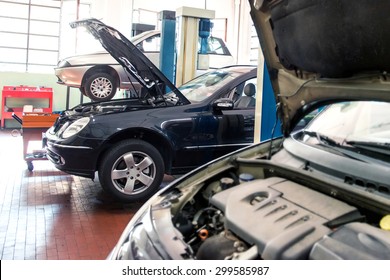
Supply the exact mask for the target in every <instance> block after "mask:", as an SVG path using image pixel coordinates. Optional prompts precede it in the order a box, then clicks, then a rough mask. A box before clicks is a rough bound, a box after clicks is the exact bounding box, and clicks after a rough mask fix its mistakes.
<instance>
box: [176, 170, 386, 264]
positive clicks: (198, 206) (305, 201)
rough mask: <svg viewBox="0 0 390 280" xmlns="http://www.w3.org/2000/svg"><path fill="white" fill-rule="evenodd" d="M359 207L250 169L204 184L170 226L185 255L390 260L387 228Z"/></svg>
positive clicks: (244, 257) (203, 257)
mask: <svg viewBox="0 0 390 280" xmlns="http://www.w3.org/2000/svg"><path fill="white" fill-rule="evenodd" d="M244 178H245V179H244ZM247 179H249V181H245V180H247ZM234 182H236V183H234ZM173 201H175V199H174V200H172V202H173ZM174 208H175V206H174V204H172V209H174ZM360 210H361V209H358V207H355V206H352V205H350V204H348V203H345V202H343V201H340V200H338V199H335V198H333V197H330V196H328V195H325V194H323V193H320V192H318V191H316V190H313V189H311V188H308V187H306V186H304V185H302V184H298V183H296V182H293V181H291V180H288V179H285V178H281V177H277V176H274V177H268V178H264V179H255V178H254V177H253V176H251V174H246V173H245V174H240V176H239V180H238V181H237V178H235V179H233V178H232V177H222V178H220V179H219V180H218V182H216V181H214V182H211V183H208V184H206V185H205V186H204V187H203V188H202V190H201V191H200V192H198V193H197V194H196V195H194V196H193V197H192V198H191V199H189V200H188V202H187V203H185V205H183V206H182V207H181V210H180V211H177V212H176V215H173V219H172V223H173V225H174V227H175V228H176V229H177V230H178V231H179V232H180V234H181V235H182V239H183V242H185V243H186V244H187V246H188V248H189V250H187V251H188V252H190V253H188V256H186V257H185V258H193V259H198V260H206V259H268V260H276V259H285V260H287V259H355V258H356V259H372V258H390V255H389V254H390V253H389V252H390V233H389V232H387V231H383V230H381V229H380V228H378V226H377V224H376V223H377V218H378V217H374V218H372V217H371V216H370V215H366V214H367V213H364V214H363V213H362V211H360ZM174 211H175V210H174ZM363 212H364V211H363ZM374 216H375V215H374ZM371 219H372V220H371Z"/></svg>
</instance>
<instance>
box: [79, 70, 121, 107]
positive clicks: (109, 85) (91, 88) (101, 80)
mask: <svg viewBox="0 0 390 280" xmlns="http://www.w3.org/2000/svg"><path fill="white" fill-rule="evenodd" d="M83 88H84V91H85V95H86V96H88V97H89V98H90V99H91V100H93V101H107V100H110V99H112V98H113V97H114V95H115V93H116V88H117V85H116V81H115V78H114V77H113V76H112V75H110V74H108V73H103V72H102V73H96V74H93V75H91V76H90V77H88V78H87V80H86V82H85V85H84V86H83Z"/></svg>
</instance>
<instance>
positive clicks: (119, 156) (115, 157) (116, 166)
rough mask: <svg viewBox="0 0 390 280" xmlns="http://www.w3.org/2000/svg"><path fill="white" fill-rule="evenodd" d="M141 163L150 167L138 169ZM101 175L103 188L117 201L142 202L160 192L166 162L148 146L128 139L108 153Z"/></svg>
mask: <svg viewBox="0 0 390 280" xmlns="http://www.w3.org/2000/svg"><path fill="white" fill-rule="evenodd" d="M125 159H126V160H125ZM145 160H146V161H145ZM141 162H144V163H146V162H147V164H145V166H143V167H141V169H138V168H139V167H140V166H141V165H142V164H140V163H141ZM98 174H99V181H100V184H101V185H102V188H103V189H104V190H105V191H107V192H108V193H110V194H112V195H113V196H114V197H115V198H117V199H118V200H120V201H122V202H131V203H132V202H139V201H144V200H146V199H148V198H149V197H151V196H152V195H153V194H154V193H155V192H157V190H158V189H159V187H160V185H161V182H162V180H163V177H164V161H163V158H162V156H161V154H160V153H159V152H158V150H157V149H156V148H155V147H153V146H152V145H150V144H149V143H147V142H145V141H142V140H126V141H122V142H119V143H118V144H117V145H116V146H114V147H113V148H112V149H111V150H109V151H108V152H107V153H106V154H105V156H104V157H103V159H102V161H101V164H100V167H99V171H98Z"/></svg>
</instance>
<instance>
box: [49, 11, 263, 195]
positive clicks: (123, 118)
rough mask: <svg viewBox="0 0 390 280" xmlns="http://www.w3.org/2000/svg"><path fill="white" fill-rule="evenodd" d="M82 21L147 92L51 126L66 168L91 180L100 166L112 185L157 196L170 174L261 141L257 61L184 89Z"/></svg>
mask: <svg viewBox="0 0 390 280" xmlns="http://www.w3.org/2000/svg"><path fill="white" fill-rule="evenodd" d="M77 24H80V25H85V27H86V28H87V29H88V30H89V31H90V32H91V33H92V34H94V35H95V36H96V38H98V39H99V40H101V43H102V44H103V45H104V46H105V48H106V49H107V50H108V51H109V52H110V53H111V54H112V55H113V57H115V58H116V59H117V60H118V61H119V62H120V63H121V64H123V67H125V68H126V69H127V71H128V72H129V73H132V75H133V76H134V77H135V78H136V79H138V82H139V83H140V84H142V85H143V87H144V90H143V91H141V92H140V93H139V96H140V97H139V98H136V99H116V100H112V101H107V102H95V103H86V104H81V105H79V106H76V107H75V108H73V109H70V110H67V111H65V112H63V113H62V114H61V116H60V117H59V118H58V119H57V121H56V123H55V124H54V126H53V127H52V128H50V129H49V130H48V131H47V132H46V138H47V156H48V158H49V159H50V160H51V161H52V162H53V163H54V164H55V166H56V167H57V168H58V169H60V170H63V171H65V172H67V173H70V174H75V175H79V176H84V177H88V178H94V176H95V172H96V171H98V175H99V180H100V183H101V185H102V187H103V188H104V189H105V190H106V191H108V192H110V193H111V194H113V195H114V196H115V197H116V198H118V199H120V200H122V201H125V202H134V201H139V200H143V199H146V198H149V197H150V196H151V195H152V194H154V193H155V192H156V191H157V189H158V188H159V187H160V183H161V182H162V179H163V176H164V173H165V174H183V173H184V172H188V171H189V170H192V169H194V168H195V167H197V166H199V165H201V164H204V163H206V162H207V161H210V160H212V159H214V158H217V157H219V156H221V155H224V154H226V153H229V152H231V151H234V150H237V149H239V148H242V147H244V146H247V145H249V144H251V143H253V127H254V108H255V107H254V105H255V94H256V81H257V78H256V75H257V69H256V67H252V66H234V67H233V66H232V67H226V68H222V69H219V70H215V71H211V72H208V73H206V74H204V75H202V76H199V77H197V78H195V79H194V80H192V81H190V82H188V83H186V84H184V85H182V86H181V87H180V88H176V87H175V86H174V85H173V84H172V83H170V82H169V80H168V79H167V78H166V77H165V76H164V75H163V74H162V73H161V72H160V71H159V70H158V69H157V68H156V67H155V66H154V65H153V64H152V62H150V61H149V60H148V59H147V58H146V57H145V56H144V55H143V54H142V53H141V52H140V51H139V50H138V49H137V48H136V47H135V46H134V45H132V44H131V42H129V41H128V40H127V39H126V38H124V37H121V35H120V34H119V33H117V31H116V30H114V29H112V28H110V27H107V26H105V25H104V24H103V23H101V22H99V21H97V20H93V19H91V20H85V21H80V22H78V23H76V24H75V25H77ZM166 88H169V89H170V90H171V92H170V93H167V94H165V89H166Z"/></svg>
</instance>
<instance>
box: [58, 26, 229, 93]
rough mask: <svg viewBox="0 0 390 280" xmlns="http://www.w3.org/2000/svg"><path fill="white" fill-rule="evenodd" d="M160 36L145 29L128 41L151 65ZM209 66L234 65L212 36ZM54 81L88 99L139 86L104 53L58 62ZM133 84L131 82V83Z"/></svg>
mask: <svg viewBox="0 0 390 280" xmlns="http://www.w3.org/2000/svg"><path fill="white" fill-rule="evenodd" d="M160 36H161V32H160V31H158V30H152V31H146V32H143V33H141V34H139V35H136V36H134V37H132V38H131V39H130V41H131V42H132V43H133V44H134V45H135V46H137V48H138V49H139V50H141V51H142V52H143V53H144V54H145V55H146V56H147V57H148V58H149V60H150V61H152V62H153V63H154V65H156V66H159V63H160ZM208 53H209V57H210V68H214V69H215V68H221V67H224V66H228V65H232V64H234V59H233V57H232V55H231V54H230V51H229V49H228V48H227V46H226V44H225V42H224V41H223V40H222V39H220V38H216V37H210V38H208ZM55 75H56V76H57V77H58V83H59V84H63V85H66V86H70V87H76V88H79V89H80V91H81V93H82V94H84V95H86V96H88V97H89V98H90V99H91V100H92V101H107V100H110V99H112V98H113V97H114V95H115V93H116V91H117V89H118V88H120V89H131V90H133V86H134V87H136V88H137V89H139V85H138V84H137V83H134V80H132V79H131V77H130V78H129V76H128V75H127V73H126V71H125V69H124V68H123V67H122V65H120V64H119V63H118V62H117V61H116V60H115V59H114V58H113V57H112V56H111V55H110V54H109V53H108V52H97V53H92V54H84V55H77V56H71V57H67V58H64V59H62V60H61V61H59V62H58V65H57V67H56V68H55ZM132 83H133V85H132Z"/></svg>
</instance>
